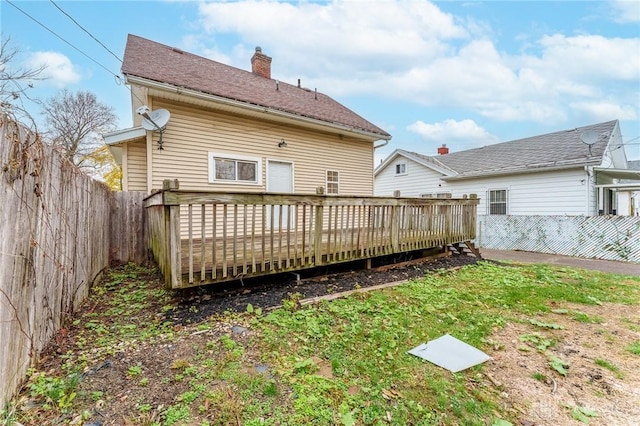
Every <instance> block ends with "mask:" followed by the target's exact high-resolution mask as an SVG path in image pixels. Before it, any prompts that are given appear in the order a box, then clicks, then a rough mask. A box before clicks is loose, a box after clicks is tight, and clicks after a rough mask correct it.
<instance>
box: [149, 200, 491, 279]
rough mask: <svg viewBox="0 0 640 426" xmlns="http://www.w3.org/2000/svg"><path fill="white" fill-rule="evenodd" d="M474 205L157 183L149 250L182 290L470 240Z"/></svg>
mask: <svg viewBox="0 0 640 426" xmlns="http://www.w3.org/2000/svg"><path fill="white" fill-rule="evenodd" d="M477 204H478V200H477V198H475V196H474V197H473V198H460V199H426V198H383V197H344V196H323V195H293V194H269V193H260V194H248V193H220V192H195V191H181V190H164V191H162V192H158V193H156V194H154V195H152V196H150V197H149V198H148V199H147V204H146V205H147V212H148V220H149V228H150V245H151V250H152V252H153V254H154V257H155V259H156V261H157V263H158V265H159V267H160V269H161V271H162V272H163V274H164V276H165V280H166V284H167V286H169V287H172V288H182V287H189V286H195V285H201V284H209V283H215V282H222V281H229V280H234V279H238V278H240V277H250V276H258V275H265V274H271V273H277V272H284V271H294V270H299V269H304V268H310V267H314V266H320V265H326V264H333V263H340V262H347V261H352V260H358V259H369V258H373V257H376V256H382V255H388V254H393V253H400V252H407V251H413V250H421V249H427V248H432V247H438V246H445V245H448V244H454V243H458V242H463V241H469V240H471V239H473V238H475V230H476V206H477Z"/></svg>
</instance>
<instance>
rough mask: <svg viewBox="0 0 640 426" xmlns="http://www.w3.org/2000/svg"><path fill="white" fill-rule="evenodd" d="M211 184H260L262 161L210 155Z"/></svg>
mask: <svg viewBox="0 0 640 426" xmlns="http://www.w3.org/2000/svg"><path fill="white" fill-rule="evenodd" d="M209 182H212V183H213V182H216V183H249V184H252V183H253V184H259V183H260V160H259V159H257V158H248V157H239V156H225V155H219V154H214V153H211V152H210V153H209Z"/></svg>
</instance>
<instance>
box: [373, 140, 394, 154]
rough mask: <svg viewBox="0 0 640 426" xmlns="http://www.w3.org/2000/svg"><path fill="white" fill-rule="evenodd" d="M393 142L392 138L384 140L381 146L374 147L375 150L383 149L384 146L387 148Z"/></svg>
mask: <svg viewBox="0 0 640 426" xmlns="http://www.w3.org/2000/svg"><path fill="white" fill-rule="evenodd" d="M390 140H391V138H389V139H383V140H382V143H381V144H380V145H373V150H374V151H375V150H376V149H378V148H382V147H383V146H387V145H388V144H389V141H390Z"/></svg>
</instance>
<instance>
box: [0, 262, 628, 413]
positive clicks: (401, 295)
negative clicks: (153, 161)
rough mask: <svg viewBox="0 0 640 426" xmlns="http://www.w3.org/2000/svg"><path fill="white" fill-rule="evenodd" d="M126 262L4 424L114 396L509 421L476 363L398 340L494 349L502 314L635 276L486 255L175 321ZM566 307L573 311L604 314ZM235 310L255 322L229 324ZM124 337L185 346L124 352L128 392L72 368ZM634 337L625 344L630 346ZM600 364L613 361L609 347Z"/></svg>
mask: <svg viewBox="0 0 640 426" xmlns="http://www.w3.org/2000/svg"><path fill="white" fill-rule="evenodd" d="M126 271H127V270H125V272H122V271H117V272H114V273H112V279H111V280H110V281H109V280H107V281H106V282H105V283H103V284H101V286H99V287H98V288H96V289H95V292H94V294H93V295H92V298H91V299H90V300H89V302H88V306H92V305H93V304H94V303H97V302H98V301H99V303H101V304H102V305H104V306H103V307H104V309H103V310H101V311H100V312H96V310H95V309H94V310H93V311H92V310H85V311H84V312H83V313H82V315H80V316H79V317H78V318H76V319H75V320H74V322H73V324H74V325H75V327H76V328H77V329H75V331H74V334H73V342H74V349H73V350H69V351H68V352H67V353H66V354H65V355H63V357H66V358H64V360H63V361H62V362H60V364H59V366H58V367H57V369H56V370H55V371H53V372H52V371H51V370H49V371H47V372H44V371H37V370H34V371H33V372H32V376H31V379H30V382H29V384H28V385H27V386H26V387H25V391H24V392H23V397H27V398H30V399H31V400H35V401H39V402H40V405H38V408H30V409H26V408H25V407H24V398H23V400H22V401H21V400H20V399H17V400H16V401H14V402H13V404H12V405H11V406H10V407H7V409H6V410H5V411H4V413H3V417H1V418H0V419H3V421H4V423H5V424H11V422H13V421H20V422H22V423H23V424H33V422H35V421H39V422H45V421H53V420H56V421H59V422H60V423H62V424H70V423H72V422H73V421H74V419H75V421H78V423H77V424H82V422H83V421H88V420H90V419H93V418H95V417H96V412H97V411H98V412H99V413H101V415H104V414H105V413H109V410H113V412H114V414H113V416H115V415H116V414H117V415H118V416H119V417H118V419H127V421H128V422H130V423H129V424H148V425H182V424H184V425H192V424H196V425H238V424H242V425H303V424H304V425H307V424H308V425H336V424H337V425H388V424H391V425H443V424H444V425H508V424H510V423H509V422H513V423H514V424H516V420H517V419H516V417H515V416H516V413H514V411H513V410H506V409H504V407H503V406H502V405H501V404H500V403H499V401H500V395H499V394H500V392H501V391H500V390H499V389H497V388H496V386H494V385H493V384H492V383H491V381H489V380H487V378H486V376H485V374H483V369H484V368H485V367H484V366H483V365H480V366H476V367H473V368H471V369H468V370H465V371H463V372H460V373H456V374H452V373H450V372H448V371H446V370H444V369H441V368H439V367H437V366H435V365H432V364H430V363H428V362H426V361H423V360H421V359H419V358H416V357H413V356H411V355H408V354H407V353H406V352H407V351H408V350H409V349H411V348H413V347H415V346H417V345H419V344H421V343H424V342H427V341H429V340H432V339H434V338H437V337H440V336H442V335H443V334H446V333H449V334H451V335H453V336H454V337H456V338H458V339H460V340H463V341H465V342H467V343H469V344H471V345H474V346H476V347H477V348H479V349H481V350H484V351H487V352H490V351H491V350H492V348H494V345H493V344H492V342H491V341H490V335H491V334H492V333H496V332H497V333H499V332H500V330H501V329H502V327H504V326H505V324H507V323H510V322H511V323H513V322H517V323H527V324H529V325H533V326H534V327H536V328H537V329H540V330H547V329H553V328H554V326H556V325H555V324H554V323H553V322H550V321H548V320H546V319H545V315H546V314H548V313H550V312H551V311H552V310H554V311H556V312H559V309H558V307H559V306H560V307H562V306H563V304H566V303H572V304H581V305H601V304H608V303H621V304H634V305H640V278H638V277H626V276H620V275H610V274H603V273H596V272H593V271H584V270H579V269H572V268H559V267H550V266H545V265H526V266H523V265H514V266H497V265H495V264H492V263H488V262H480V263H478V264H476V265H472V266H467V267H464V268H462V269H459V270H456V271H444V270H443V271H438V272H437V273H433V274H430V275H428V276H425V277H424V278H422V279H420V280H416V281H412V282H410V283H407V284H403V285H399V286H396V287H392V288H387V289H384V290H376V291H371V292H362V293H356V294H353V295H351V296H349V297H346V298H342V299H337V300H334V301H331V302H321V303H319V304H317V305H305V306H302V307H301V306H300V305H299V304H298V303H295V302H296V300H288V301H284V303H283V306H284V308H281V309H277V310H274V311H271V312H269V313H264V312H262V311H261V310H260V309H256V308H257V307H250V308H249V309H248V310H247V312H246V313H243V314H228V315H223V316H220V317H214V318H210V319H208V320H207V321H205V322H203V323H201V324H196V325H193V326H191V327H186V328H176V327H172V326H171V325H170V324H166V323H163V322H161V321H159V320H158V319H157V318H158V312H159V311H162V310H170V309H172V305H171V302H170V295H169V294H168V293H167V292H165V291H164V290H160V289H159V284H158V283H156V284H153V285H152V284H150V283H145V282H144V281H143V280H142V281H141V280H140V278H139V276H138V275H139V274H140V273H139V272H136V268H135V267H133V266H129V269H128V271H129V272H126ZM113 274H119V275H113ZM131 275H133V278H132V277H131ZM123 289H124V290H123ZM151 299H152V300H153V303H150V300H151ZM293 299H295V297H294V298H293ZM567 312H568V311H567ZM569 313H570V314H571V315H573V316H572V317H571V318H574V319H575V321H580V322H581V323H588V324H593V325H594V326H597V325H598V324H599V323H600V322H602V319H601V318H597V317H590V316H588V315H586V314H584V313H583V312H579V311H575V312H574V311H571V312H569ZM230 324H239V325H242V326H244V327H246V328H247V329H248V330H249V331H248V333H246V335H245V334H236V333H233V332H231V331H229V327H227V328H225V327H223V326H228V325H230ZM632 327H637V324H635V323H634V322H633V321H631V322H630V323H629V328H632ZM205 336H210V337H205ZM132 341H135V345H137V347H142V348H144V350H142V353H143V354H141V355H140V356H143V355H144V353H146V354H149V353H151V352H152V351H156V352H157V351H160V350H165V348H166V347H167V345H170V346H171V347H172V350H173V351H174V352H171V353H178V352H179V351H181V352H180V354H182V355H181V356H180V358H176V359H172V360H171V359H169V360H167V362H166V363H165V364H166V365H155V366H154V365H148V363H145V362H146V361H145V359H144V358H140V360H137V361H136V359H135V358H131V359H130V360H129V361H128V362H129V364H130V365H129V366H128V368H127V369H125V370H123V372H122V375H123V376H124V378H125V379H126V381H127V384H126V385H125V387H127V388H128V389H129V392H130V395H131V396H130V397H129V398H128V399H126V400H125V401H124V402H123V401H121V400H122V393H120V395H118V388H111V387H106V385H104V386H103V387H102V388H100V389H98V388H91V387H90V386H89V384H88V383H87V382H88V380H87V381H84V382H82V383H78V380H76V379H77V377H78V374H80V373H81V372H82V371H85V372H86V371H87V369H88V368H90V367H93V366H95V365H96V364H98V363H100V362H102V361H104V360H105V359H107V358H108V357H115V358H116V359H118V357H120V358H121V357H122V355H121V353H122V351H123V348H127V347H130V346H128V345H130V344H131V342H132ZM522 342H523V343H522V345H530V346H531V348H533V349H534V350H535V348H537V350H539V351H542V352H544V351H545V350H547V348H548V347H549V346H551V345H553V344H555V342H553V341H552V340H549V339H546V338H545V337H544V336H543V335H542V334H540V333H531V334H529V335H526V336H523V337H522ZM638 345H640V342H634V343H631V344H629V345H627V348H626V349H625V348H623V350H626V351H627V353H628V354H629V356H638V355H639V354H640V353H639V351H638ZM125 352H127V351H125ZM127 353H128V352H127ZM127 359H128V358H127ZM553 362H554V361H550V365H549V369H548V371H544V372H541V373H537V374H538V375H539V377H538V379H541V378H544V377H546V376H551V375H553V374H556V375H557V377H558V380H561V379H562V376H561V368H563V367H562V365H561V363H559V361H558V362H556V364H553ZM598 365H601V366H604V368H607V369H609V370H612V371H615V368H617V367H616V366H615V365H613V364H612V363H611V362H609V361H608V360H606V359H605V357H603V359H602V360H600V361H599V364H598ZM256 367H258V369H256ZM554 369H555V371H554ZM74 378H76V379H74ZM96 386H97V385H96ZM54 391H55V392H54ZM160 391H162V392H163V394H164V393H168V395H170V396H169V397H167V399H165V400H164V401H162V403H160V402H158V399H157V398H155V399H154V398H153V397H152V396H153V395H151V394H153V393H154V392H160ZM99 403H101V405H100V407H99V409H98V408H96V406H97V404H99ZM32 405H33V404H32ZM78 419H80V420H78ZM106 424H109V423H106ZM114 424H122V423H118V422H116V423H114Z"/></svg>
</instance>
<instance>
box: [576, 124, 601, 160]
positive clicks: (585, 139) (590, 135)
mask: <svg viewBox="0 0 640 426" xmlns="http://www.w3.org/2000/svg"><path fill="white" fill-rule="evenodd" d="M598 139H600V134H599V133H598V132H596V131H595V130H586V131H584V132H582V133H581V134H580V140H581V141H582V143H585V144H587V145H589V156H591V147H592V146H593V144H594V143H596V142H598Z"/></svg>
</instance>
